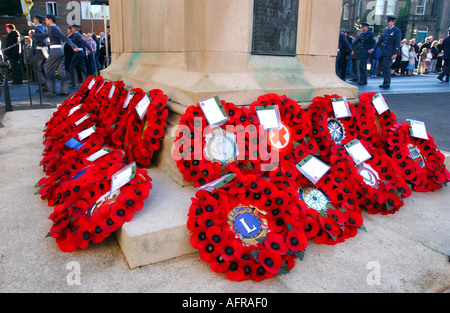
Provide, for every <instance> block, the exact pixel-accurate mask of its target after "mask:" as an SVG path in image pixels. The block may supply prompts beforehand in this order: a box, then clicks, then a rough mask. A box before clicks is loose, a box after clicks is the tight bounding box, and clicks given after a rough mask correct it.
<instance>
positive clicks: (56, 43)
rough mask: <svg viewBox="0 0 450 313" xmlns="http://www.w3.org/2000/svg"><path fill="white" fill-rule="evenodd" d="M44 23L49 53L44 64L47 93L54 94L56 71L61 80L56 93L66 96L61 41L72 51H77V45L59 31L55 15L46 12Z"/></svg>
mask: <svg viewBox="0 0 450 313" xmlns="http://www.w3.org/2000/svg"><path fill="white" fill-rule="evenodd" d="M45 24H46V25H47V27H48V37H49V39H50V53H49V57H48V59H47V61H46V62H45V65H44V69H45V75H46V79H47V89H48V94H47V95H54V94H55V80H56V72H57V73H58V74H59V78H60V81H61V90H60V93H59V94H58V95H61V96H66V95H68V94H69V88H68V85H67V80H66V69H65V67H64V52H63V47H62V42H63V41H64V42H65V43H67V44H68V45H69V46H71V47H72V49H73V51H74V52H77V51H78V47H77V46H76V45H75V44H74V43H73V42H72V41H71V40H70V39H69V37H67V36H66V35H64V34H63V33H62V32H61V29H59V27H58V26H57V25H56V16H55V15H53V14H47V15H46V16H45Z"/></svg>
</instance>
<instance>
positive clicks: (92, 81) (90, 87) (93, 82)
mask: <svg viewBox="0 0 450 313" xmlns="http://www.w3.org/2000/svg"><path fill="white" fill-rule="evenodd" d="M94 84H95V78H92V80H91V82H90V83H89V85H88V89H89V90H91V89H92V86H94Z"/></svg>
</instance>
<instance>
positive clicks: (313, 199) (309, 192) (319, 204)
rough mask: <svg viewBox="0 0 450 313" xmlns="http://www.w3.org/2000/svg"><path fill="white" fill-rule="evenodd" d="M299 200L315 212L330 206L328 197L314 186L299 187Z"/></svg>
mask: <svg viewBox="0 0 450 313" xmlns="http://www.w3.org/2000/svg"><path fill="white" fill-rule="evenodd" d="M298 193H299V195H300V199H301V200H303V201H304V202H305V203H306V205H307V206H308V207H309V208H311V209H314V210H316V211H321V210H324V211H325V210H326V209H327V207H328V205H329V204H330V199H329V198H328V196H327V195H326V194H325V193H324V192H323V191H322V190H321V189H320V188H317V187H316V186H314V185H305V186H301V187H300V188H299V189H298Z"/></svg>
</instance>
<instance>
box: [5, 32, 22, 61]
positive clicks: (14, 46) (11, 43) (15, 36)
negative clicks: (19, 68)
mask: <svg viewBox="0 0 450 313" xmlns="http://www.w3.org/2000/svg"><path fill="white" fill-rule="evenodd" d="M19 42H20V35H19V32H18V31H17V30H12V31H10V32H9V34H8V35H7V36H6V47H5V49H6V50H5V55H6V56H7V57H8V58H10V59H11V60H16V61H17V60H20V53H21V49H20V43H19ZM8 47H11V48H8Z"/></svg>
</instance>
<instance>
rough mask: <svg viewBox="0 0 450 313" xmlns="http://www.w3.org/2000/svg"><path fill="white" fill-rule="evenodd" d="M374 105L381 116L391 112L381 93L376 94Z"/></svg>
mask: <svg viewBox="0 0 450 313" xmlns="http://www.w3.org/2000/svg"><path fill="white" fill-rule="evenodd" d="M372 104H373V106H374V107H375V109H376V110H377V112H378V114H379V115H381V114H383V113H384V112H386V111H387V110H389V107H388V105H387V104H386V100H385V99H384V97H383V95H382V94H381V93H378V94H376V95H375V96H374V97H373V99H372Z"/></svg>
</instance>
